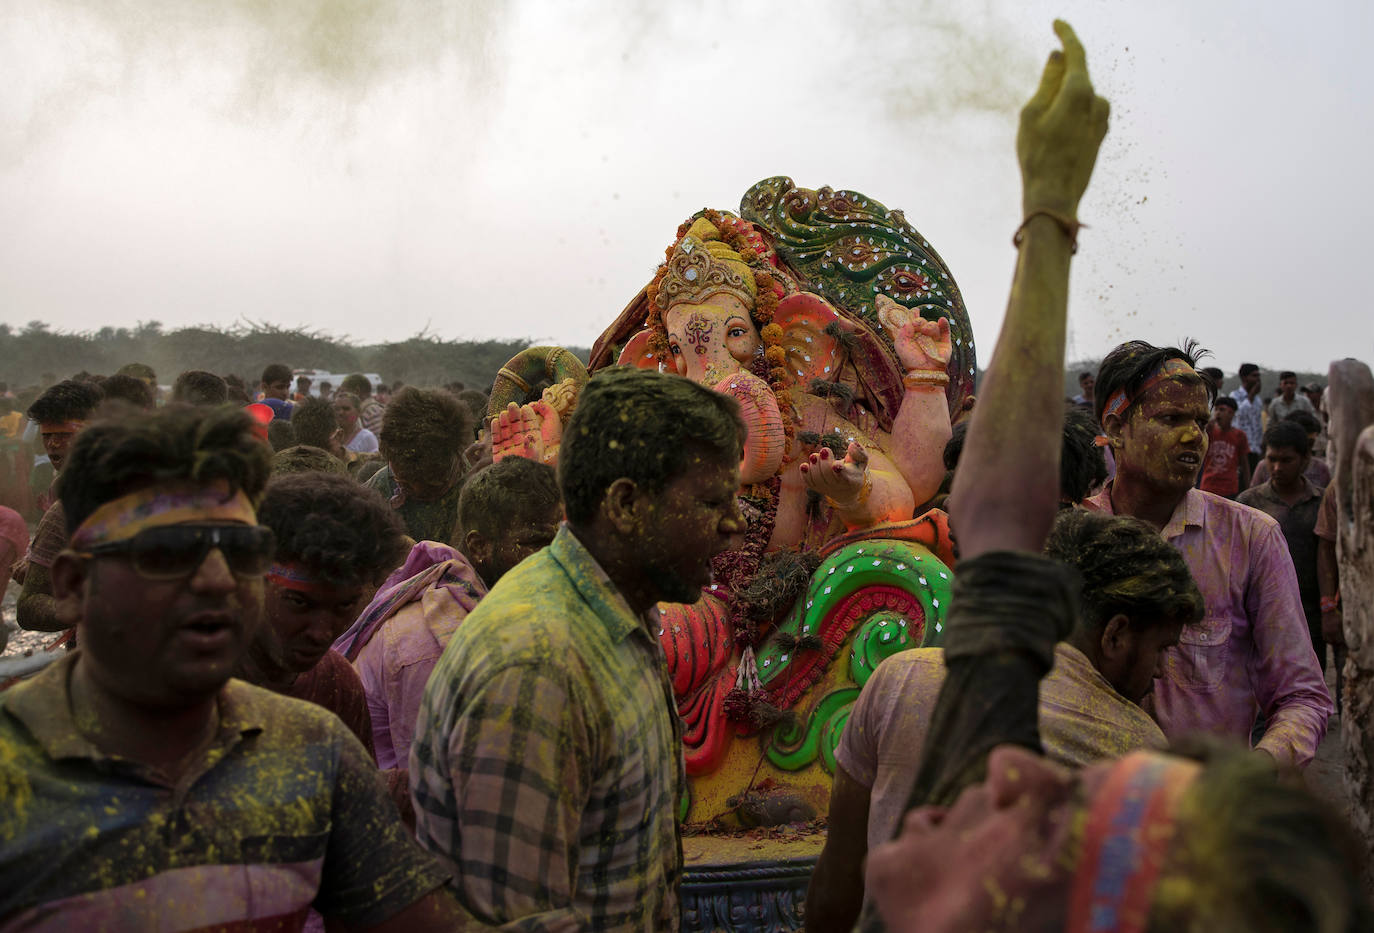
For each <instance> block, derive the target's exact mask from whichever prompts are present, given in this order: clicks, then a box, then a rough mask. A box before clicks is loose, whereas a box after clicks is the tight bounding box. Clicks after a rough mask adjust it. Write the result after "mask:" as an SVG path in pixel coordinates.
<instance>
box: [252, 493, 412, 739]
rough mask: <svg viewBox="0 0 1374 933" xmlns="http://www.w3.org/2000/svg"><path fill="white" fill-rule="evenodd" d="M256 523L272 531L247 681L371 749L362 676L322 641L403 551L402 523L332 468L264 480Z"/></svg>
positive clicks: (363, 601)
mask: <svg viewBox="0 0 1374 933" xmlns="http://www.w3.org/2000/svg"><path fill="white" fill-rule="evenodd" d="M258 520H259V521H260V522H261V523H262V525H263V526H264V527H266V528H270V529H271V530H272V533H273V534H274V535H275V536H276V540H277V550H276V556H275V557H274V558H273V562H272V566H271V567H270V568H268V571H267V577H266V586H265V588H264V600H263V608H264V618H265V621H266V623H267V624H266V625H264V626H263V627H262V628H261V629H260V630H259V632H258V636H257V638H256V639H255V640H254V642H253V645H252V647H251V649H250V651H249V660H248V665H247V666H248V673H249V677H248V679H249V680H251V681H252V682H254V683H256V684H258V685H259V686H263V687H267V688H269V689H271V690H275V691H277V692H278V693H283V694H285V695H286V696H291V697H295V698H296V699H299V700H308V701H309V702H312V703H317V704H319V705H320V706H323V707H324V708H325V709H327V710H329V711H330V712H332V713H334V714H335V715H336V716H338V717H339V718H340V719H342V720H343V721H344V723H345V724H346V725H347V726H348V727H349V728H350V729H351V730H352V731H353V733H354V734H355V735H357V736H358V739H359V740H360V741H361V742H362V743H363V745H365V746H366V747H367V749H368V751H369V752H371V751H372V723H371V720H370V719H369V718H368V712H367V699H366V696H365V695H364V693H363V685H362V682H361V681H360V680H359V679H358V675H357V674H356V673H354V671H353V668H352V667H351V666H350V665H349V663H348V662H347V661H346V660H344V658H343V656H342V655H340V654H339V653H338V652H336V651H331V650H329V646H330V645H331V644H332V643H333V641H334V639H335V638H337V637H339V634H340V633H341V632H343V630H344V629H346V628H347V627H348V626H349V624H350V623H352V621H353V620H354V619H355V618H357V616H358V613H359V612H360V611H362V609H363V607H364V606H366V605H367V603H368V601H369V600H370V599H371V598H372V594H373V593H374V592H375V591H376V588H377V585H378V584H379V583H380V582H381V581H382V580H383V579H385V578H386V575H387V574H389V573H390V572H391V571H392V570H394V569H395V568H396V566H397V565H398V564H399V563H400V562H401V559H402V558H403V557H404V556H405V539H404V534H405V530H404V529H403V528H402V526H401V522H400V520H399V519H398V518H397V517H396V515H395V514H394V513H393V512H392V511H391V510H390V509H389V508H387V505H386V503H385V502H383V501H382V500H381V497H379V496H378V495H377V494H376V493H375V492H373V491H372V490H370V489H365V488H363V487H362V486H359V485H358V484H357V483H355V482H353V481H352V480H351V479H349V478H348V477H347V476H341V475H339V474H336V473H296V474H288V475H283V476H278V477H275V478H274V479H273V480H272V481H271V482H270V483H269V484H268V486H267V492H266V494H265V495H264V496H263V499H262V504H261V505H260V506H259V508H258Z"/></svg>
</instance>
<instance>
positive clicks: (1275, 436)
mask: <svg viewBox="0 0 1374 933" xmlns="http://www.w3.org/2000/svg"><path fill="white" fill-rule="evenodd" d="M1261 444H1262V445H1263V447H1264V448H1265V449H1271V448H1272V449H1273V450H1281V449H1283V448H1284V447H1290V448H1292V449H1293V450H1295V451H1297V453H1298V456H1299V457H1306V456H1307V455H1308V454H1310V453H1312V441H1311V440H1310V439H1309V438H1308V437H1307V431H1305V430H1304V429H1303V426H1302V425H1300V424H1298V423H1297V422H1296V421H1289V420H1288V419H1286V418H1285V419H1284V420H1282V421H1275V422H1274V423H1273V424H1271V425H1269V427H1268V429H1266V430H1265V432H1264V439H1263V441H1261Z"/></svg>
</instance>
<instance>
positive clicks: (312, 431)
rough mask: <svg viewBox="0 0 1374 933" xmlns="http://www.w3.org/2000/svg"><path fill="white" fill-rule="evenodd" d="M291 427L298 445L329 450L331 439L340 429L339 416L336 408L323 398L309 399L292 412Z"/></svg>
mask: <svg viewBox="0 0 1374 933" xmlns="http://www.w3.org/2000/svg"><path fill="white" fill-rule="evenodd" d="M291 427H292V428H293V429H294V430H295V432H296V443H297V444H308V445H309V446H311V447H320V448H323V449H326V450H327V449H328V448H329V439H330V438H331V437H333V436H334V432H335V431H337V430H338V429H339V416H338V415H336V414H334V406H333V405H332V404H330V403H329V402H326V401H325V400H324V399H322V398H308V399H306V400H305V401H303V402H300V403H299V404H297V405H296V407H295V408H293V409H292V410H291Z"/></svg>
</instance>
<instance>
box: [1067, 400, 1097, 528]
mask: <svg viewBox="0 0 1374 933" xmlns="http://www.w3.org/2000/svg"><path fill="white" fill-rule="evenodd" d="M1100 433H1102V432H1101V430H1100V429H1099V428H1098V426H1097V422H1096V421H1094V420H1093V417H1092V415H1090V414H1088V413H1087V412H1086V411H1084V410H1083V409H1081V408H1078V407H1074V408H1070V409H1068V410H1067V411H1065V412H1064V447H1063V449H1062V451H1061V453H1060V456H1059V498H1060V503H1061V506H1064V505H1077V504H1078V503H1080V502H1082V501H1083V500H1084V499H1086V498H1087V497H1088V493H1090V492H1092V490H1093V489H1094V488H1095V487H1097V486H1100V485H1102V484H1103V483H1105V482H1106V481H1107V458H1106V457H1104V456H1103V455H1102V448H1101V447H1099V446H1097V436H1098V435H1099V434H1100Z"/></svg>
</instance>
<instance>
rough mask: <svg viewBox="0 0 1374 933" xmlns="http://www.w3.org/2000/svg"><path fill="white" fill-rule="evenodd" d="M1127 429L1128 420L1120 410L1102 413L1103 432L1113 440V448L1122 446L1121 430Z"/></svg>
mask: <svg viewBox="0 0 1374 933" xmlns="http://www.w3.org/2000/svg"><path fill="white" fill-rule="evenodd" d="M1124 430H1126V420H1125V419H1124V418H1122V417H1121V414H1120V413H1119V412H1114V413H1112V414H1106V413H1105V412H1104V413H1103V415H1102V433H1103V434H1105V435H1106V436H1107V439H1108V440H1110V441H1111V442H1112V447H1113V448H1119V447H1120V446H1121V432H1123V431H1124Z"/></svg>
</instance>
